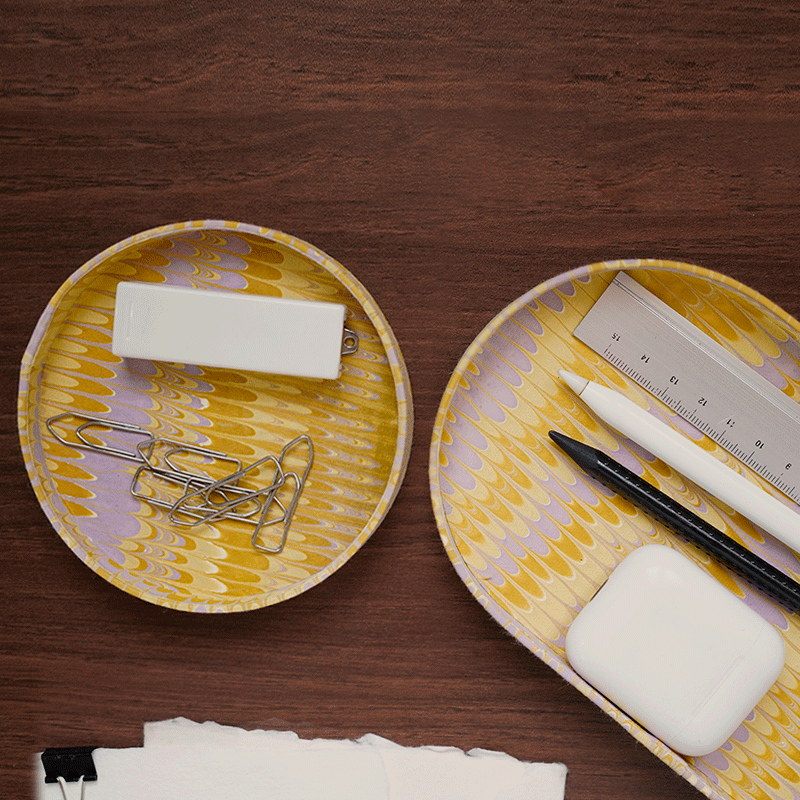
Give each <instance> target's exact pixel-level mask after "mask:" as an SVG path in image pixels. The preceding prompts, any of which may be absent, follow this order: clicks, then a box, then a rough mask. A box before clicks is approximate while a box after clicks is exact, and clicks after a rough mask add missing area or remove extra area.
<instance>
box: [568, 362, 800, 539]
mask: <svg viewBox="0 0 800 800" xmlns="http://www.w3.org/2000/svg"><path fill="white" fill-rule="evenodd" d="M558 374H559V377H560V378H561V379H562V380H563V381H564V383H566V384H567V386H569V387H570V389H572V390H573V391H574V392H575V393H576V394H577V395H578V397H580V398H581V400H583V402H584V403H586V405H587V406H589V408H590V409H591V410H592V411H594V413H595V414H597V416H598V417H600V419H602V420H603V421H604V422H606V423H608V424H609V425H611V427H612V428H615V429H616V430H617V431H619V432H620V433H621V434H622V435H623V436H627V437H628V438H629V439H630V440H631V441H633V442H636V444H638V445H640V446H641V447H643V448H645V450H648V451H649V452H650V453H652V454H653V455H654V456H655V457H656V458H660V459H661V460H662V461H663V462H664V463H665V464H669V466H670V467H672V468H673V469H675V470H677V471H678V472H680V473H681V475H683V476H684V477H686V478H688V479H689V480H690V481H693V482H694V483H696V484H697V485H698V486H700V487H701V488H703V489H705V490H706V491H707V492H710V493H711V494H712V495H714V497H716V498H717V499H719V500H721V501H722V502H723V503H726V504H727V505H729V506H730V507H731V508H733V509H735V510H736V511H738V512H739V513H740V514H742V515H743V516H745V517H747V519H749V520H750V521H751V522H753V523H755V524H756V525H758V526H759V527H760V528H762V529H763V530H765V531H766V532H767V533H770V534H772V536H774V537H775V538H776V539H778V540H779V541H781V542H783V543H784V544H785V545H788V546H789V547H791V548H792V550H795V551H797V552H799V553H800V514H797V513H796V512H794V511H793V510H792V509H791V508H789V507H788V506H785V505H784V504H783V503H781V502H780V501H779V500H777V499H776V498H774V497H773V496H772V495H771V494H768V493H767V492H765V491H764V490H763V489H761V488H760V487H759V486H756V485H755V484H754V483H751V482H750V481H749V480H747V478H745V477H744V476H743V475H740V474H739V473H738V472H736V471H735V470H733V469H731V468H730V467H727V466H726V465H725V464H723V463H722V462H721V461H718V460H717V459H716V458H714V456H712V455H711V454H710V453H707V452H706V451H705V450H703V449H702V448H701V447H699V446H698V445H696V444H695V443H694V442H692V441H691V440H690V439H688V438H687V437H685V436H683V435H682V434H680V433H678V432H677V431H675V430H673V429H672V428H670V427H669V426H668V425H665V424H664V423H663V422H661V421H659V420H658V419H656V418H655V417H654V416H653V415H652V414H649V413H648V412H647V411H645V410H644V409H643V408H640V407H639V406H637V405H636V403H634V402H633V401H632V400H629V399H628V398H627V397H625V396H624V395H621V394H620V393H619V392H615V391H614V390H613V389H609V388H608V387H606V386H601V385H600V384H599V383H595V382H594V381H589V380H586V378H580V377H578V376H577V375H574V374H573V373H571V372H567V371H566V370H563V369H562V370H559V372H558Z"/></svg>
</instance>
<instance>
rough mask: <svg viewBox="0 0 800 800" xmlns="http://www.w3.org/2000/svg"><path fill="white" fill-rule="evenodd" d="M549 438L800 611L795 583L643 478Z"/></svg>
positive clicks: (597, 453) (563, 439) (577, 445)
mask: <svg viewBox="0 0 800 800" xmlns="http://www.w3.org/2000/svg"><path fill="white" fill-rule="evenodd" d="M550 438H551V439H552V440H553V441H554V442H555V443H556V444H557V445H558V446H559V447H560V448H561V449H562V450H563V451H564V452H565V453H566V454H567V455H568V456H569V457H570V458H571V459H572V460H573V461H574V462H575V463H576V464H577V465H578V466H579V467H581V468H582V469H583V470H584V471H585V472H587V473H588V474H589V475H591V476H592V477H593V478H597V480H599V481H600V482H601V483H604V484H605V485H606V486H608V487H609V488H610V489H613V490H614V491H615V492H616V493H617V494H619V495H621V496H622V497H624V498H626V499H627V500H630V502H632V503H633V504H634V505H637V506H639V507H640V508H642V509H644V510H645V511H646V512H647V513H648V514H649V515H650V516H651V517H653V518H654V519H656V520H658V521H659V522H660V523H662V524H663V525H665V526H666V527H667V528H669V529H670V530H672V531H674V532H675V533H677V534H679V535H680V536H683V537H684V538H686V539H688V540H689V541H690V542H692V543H693V544H696V545H697V546H698V547H700V548H701V549H703V550H705V551H706V552H707V553H708V554H709V555H711V556H713V557H714V558H717V559H719V561H721V562H722V563H724V564H725V565H726V566H727V567H729V568H730V569H731V570H733V571H734V572H737V573H738V574H740V575H741V576H742V577H744V578H746V579H747V580H748V581H749V582H750V583H752V584H753V585H754V586H755V587H756V588H757V589H759V590H760V591H762V592H763V593H764V594H766V595H769V596H770V597H772V598H773V599H775V600H777V601H778V602H780V603H781V604H782V605H784V606H785V607H786V608H788V609H789V610H790V611H792V612H797V611H798V610H800V584H798V583H796V582H795V581H793V580H792V579H791V578H790V577H789V576H788V575H785V574H784V573H783V572H781V571H780V570H779V569H776V568H775V567H773V566H772V564H769V563H768V562H766V561H764V559H762V558H759V557H758V556H757V555H756V554H755V553H751V552H750V551H749V550H748V549H747V548H746V547H742V545H740V544H739V543H738V542H736V541H734V540H733V539H731V538H730V536H727V535H726V534H724V533H723V532H722V531H720V530H717V529H716V528H715V527H714V526H713V525H709V524H708V523H707V522H706V521H705V520H703V519H701V518H700V517H698V516H697V515H696V514H694V513H693V512H692V511H689V509H687V508H684V507H683V506H682V505H681V504H680V503H676V502H675V501H674V500H673V499H672V498H671V497H669V496H667V495H665V494H664V493H663V492H660V491H659V490H658V489H656V488H655V486H652V485H651V484H649V483H648V482H647V481H645V480H642V479H641V478H640V477H639V476H638V475H636V474H634V473H633V472H631V471H630V470H629V469H627V468H626V467H623V466H622V464H619V463H618V462H616V461H614V459H613V458H611V457H610V456H608V455H606V454H605V453H604V452H603V451H602V450H597V449H595V448H594V447H589V446H588V445H585V444H582V443H581V442H576V441H575V440H574V439H570V437H569V436H565V435H564V434H563V433H557V432H556V431H550Z"/></svg>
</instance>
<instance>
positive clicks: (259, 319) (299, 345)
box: [111, 282, 346, 379]
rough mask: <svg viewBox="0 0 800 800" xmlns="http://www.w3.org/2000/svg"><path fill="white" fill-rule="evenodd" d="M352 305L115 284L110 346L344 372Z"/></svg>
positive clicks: (140, 354)
mask: <svg viewBox="0 0 800 800" xmlns="http://www.w3.org/2000/svg"><path fill="white" fill-rule="evenodd" d="M345 315H346V308H345V307H344V306H343V305H341V304H340V303H317V302H311V301H306V300H290V299H287V298H283V297H266V296H263V295H251V294H241V293H239V292H233V291H230V292H228V291H218V290H211V289H184V288H181V287H176V286H165V285H163V284H153V283H134V282H125V283H120V284H119V285H118V286H117V298H116V307H115V313H114V334H113V342H112V345H111V350H112V352H113V353H114V354H115V355H118V356H122V357H123V358H144V359H148V360H150V361H168V362H173V363H180V364H198V365H201V366H206V367H222V368H228V369H237V370H247V371H253V372H265V373H270V374H273V375H292V376H298V377H306V378H328V379H335V378H338V377H339V374H340V371H341V356H342V338H343V335H344V320H345Z"/></svg>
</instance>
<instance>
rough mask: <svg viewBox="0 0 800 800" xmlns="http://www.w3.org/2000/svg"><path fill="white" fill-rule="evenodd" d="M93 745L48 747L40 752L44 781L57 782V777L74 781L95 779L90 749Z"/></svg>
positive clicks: (91, 749)
mask: <svg viewBox="0 0 800 800" xmlns="http://www.w3.org/2000/svg"><path fill="white" fill-rule="evenodd" d="M94 749H95V748H94V747H48V748H47V749H46V750H45V751H44V752H43V753H42V766H43V767H44V782H45V783H58V782H59V779H61V780H62V781H66V782H68V783H72V782H74V781H80V780H83V781H96V780H97V770H96V769H95V766H94V759H93V758H92V751H93V750H94Z"/></svg>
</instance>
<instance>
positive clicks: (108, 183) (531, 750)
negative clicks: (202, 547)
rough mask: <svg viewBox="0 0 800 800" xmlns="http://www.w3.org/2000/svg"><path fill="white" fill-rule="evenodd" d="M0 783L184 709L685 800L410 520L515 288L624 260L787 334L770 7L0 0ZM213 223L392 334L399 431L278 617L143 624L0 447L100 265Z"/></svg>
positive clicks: (778, 48) (786, 39)
mask: <svg viewBox="0 0 800 800" xmlns="http://www.w3.org/2000/svg"><path fill="white" fill-rule="evenodd" d="M0 11H1V12H2V13H1V14H0V196H1V197H2V214H0V254H1V255H2V259H1V260H0V269H2V293H3V301H2V308H3V314H2V320H1V321H0V326H2V337H3V339H2V341H3V347H2V362H0V366H1V367H2V376H3V383H2V392H3V406H2V423H3V428H2V440H3V445H4V446H3V448H2V457H1V458H2V485H3V499H2V513H3V518H4V532H3V542H4V545H3V548H2V559H1V560H0V564H1V565H2V567H1V569H2V584H1V585H0V592H2V614H3V617H4V624H3V633H2V637H3V647H2V648H1V649H0V675H2V683H3V692H2V717H3V725H2V730H0V762H2V765H1V767H0V771H2V774H3V781H2V783H3V786H4V789H3V794H4V795H5V796H7V797H25V796H27V795H28V793H29V792H30V791H31V789H30V784H29V759H30V757H31V754H32V753H34V752H36V751H37V750H40V749H42V748H43V747H45V746H66V745H73V744H84V743H92V744H97V745H99V746H107V747H118V746H120V747H121V746H135V745H137V744H139V743H140V741H141V729H142V723H143V722H144V721H146V720H151V719H164V718H169V717H173V716H179V715H183V716H186V717H190V718H192V719H195V720H206V719H212V720H216V721H218V722H221V723H228V724H233V725H240V726H244V727H265V726H266V727H274V726H277V727H282V728H287V727H288V728H291V729H294V730H296V731H298V732H299V733H300V734H301V735H304V736H330V737H349V736H358V735H360V734H363V733H366V732H370V731H371V732H375V733H378V734H381V735H383V736H385V737H388V738H390V739H393V740H395V741H397V742H400V743H402V744H410V745H415V744H446V745H456V746H459V747H463V748H470V747H484V748H493V749H498V750H503V751H506V752H508V753H510V754H512V755H514V756H516V757H518V758H522V759H529V760H544V761H564V762H565V763H566V764H567V765H568V767H569V770H570V772H569V777H568V781H567V796H568V797H569V798H570V799H571V800H581V799H582V798H593V799H594V800H603V798H618V797H647V798H671V799H672V800H674V799H675V798H682V797H687V798H688V797H693V796H697V792H696V790H694V789H693V788H692V787H690V786H689V784H688V783H686V782H684V781H683V780H681V779H680V778H678V777H677V776H676V775H675V774H674V773H672V772H671V771H670V770H669V769H668V768H667V767H666V766H664V765H663V764H662V763H661V762H660V761H658V760H657V759H656V758H655V757H654V756H653V755H652V754H651V753H650V752H649V751H647V750H646V749H644V748H643V747H641V746H640V745H638V744H637V743H635V742H634V740H633V739H632V738H631V737H630V736H628V735H627V734H626V733H625V732H624V731H623V730H621V729H620V728H619V727H618V726H617V725H616V724H615V723H613V722H612V721H611V720H610V719H608V718H606V717H605V716H604V715H603V714H602V713H601V712H600V711H599V710H598V709H597V708H596V707H595V706H593V705H592V704H591V703H590V702H589V701H588V700H586V699H585V698H584V697H583V696H582V695H580V694H579V693H578V692H577V691H576V690H575V689H573V688H572V687H570V686H569V685H567V684H566V683H565V682H563V681H562V679H561V678H559V677H558V676H557V675H556V674H555V673H554V672H552V671H551V670H550V669H549V668H548V667H546V666H545V665H544V664H542V663H540V662H539V661H538V660H537V659H536V658H535V657H533V656H532V655H531V654H529V653H528V652H527V651H526V650H525V649H523V648H522V647H521V646H520V645H518V644H517V643H516V642H515V641H514V640H512V639H510V638H509V637H508V636H507V635H506V634H505V633H504V632H503V631H502V630H501V629H500V628H499V627H498V626H497V625H496V623H495V622H494V621H493V620H492V619H491V618H490V617H489V616H488V615H487V614H486V613H485V612H484V610H483V609H482V608H480V607H479V605H478V604H477V603H476V602H475V601H474V600H473V598H472V597H471V595H470V594H469V592H468V591H467V589H466V588H465V587H464V586H463V585H462V583H461V582H460V580H459V579H458V577H457V576H456V574H455V571H454V570H453V568H452V567H451V565H450V563H449V561H448V559H447V558H446V556H445V553H444V550H443V548H442V545H441V543H440V540H439V536H438V532H437V528H436V525H435V522H434V517H433V513H432V510H431V504H430V498H429V492H428V476H427V459H428V445H429V442H430V437H431V432H432V426H433V421H434V417H435V413H436V409H437V406H438V403H439V400H440V398H441V395H442V392H443V390H444V388H445V385H446V382H447V380H448V378H449V375H450V373H451V372H452V370H453V368H454V367H455V365H456V362H457V360H458V358H459V357H460V356H461V354H462V353H463V351H464V350H465V348H466V347H467V346H468V345H469V343H470V342H471V341H472V339H473V338H474V337H475V336H476V334H477V333H478V332H479V331H480V330H481V329H482V328H483V326H484V325H485V324H486V323H487V322H488V321H489V320H490V319H491V318H492V317H493V316H494V315H495V314H496V313H497V312H498V311H500V310H501V309H502V308H503V307H504V306H506V305H507V304H508V303H509V302H511V301H512V300H514V299H515V298H516V297H518V296H519V295H521V294H522V293H523V292H525V291H526V290H527V289H529V288H531V287H532V286H534V285H535V284H537V283H539V282H541V281H543V280H545V279H547V278H549V277H552V276H554V275H556V274H558V273H561V272H564V271H567V270H569V269H572V268H574V267H577V266H580V265H582V264H585V263H590V262H593V261H600V260H605V259H610V258H617V257H636V256H653V257H662V258H673V259H678V260H684V261H689V262H693V263H696V264H700V265H702V266H705V267H708V268H710V269H713V270H717V271H720V272H724V273H727V274H729V275H731V276H733V277H735V278H737V279H739V280H741V281H743V282H745V283H747V284H749V285H750V286H752V287H753V288H755V289H757V290H758V291H760V292H761V293H763V294H765V295H767V296H768V297H770V298H771V299H773V300H774V301H775V302H777V303H778V304H780V305H781V306H783V308H784V309H786V310H787V311H788V312H789V313H791V314H793V315H794V316H798V315H800V281H798V275H800V273H799V272H798V266H797V249H798V233H800V147H798V139H799V138H800V127H798V112H800V14H797V13H796V12H795V11H794V10H792V9H791V4H789V3H786V2H782V0H773V2H762V3H758V4H756V5H753V4H744V5H740V4H731V3H728V2H722V0H709V2H706V3H702V4H696V3H674V4H661V3H655V2H652V1H651V0H642V1H641V2H638V3H633V4H630V3H616V2H611V1H610V0H595V1H594V2H587V1H586V0H575V2H570V3H562V2H541V3H524V2H499V1H498V0H487V1H486V2H456V1H455V0H443V2H436V3H426V2H416V1H415V0H411V2H404V3H396V2H377V1H376V0H366V1H365V2H358V3H356V2H346V1H345V0H340V1H339V2H336V1H335V0H325V2H321V3H311V2H305V0H292V2H286V1H285V0H273V1H272V2H271V3H264V4H253V3H246V2H237V1H236V0H216V1H215V2H213V3H212V2H208V0H190V1H189V2H185V3H177V2H163V0H128V1H127V2H121V0H109V2H106V3H101V4H97V3H92V2H89V1H88V0H75V2H72V3H65V2H61V1H60V0H38V1H37V2H29V0H0ZM208 217H211V218H218V219H229V220H239V221H243V222H251V223H256V224H261V225H266V226H270V227H274V228H278V229H280V230H284V231H287V232H290V233H292V234H295V235H297V236H299V237H301V238H303V239H306V240H307V241H310V242H312V243H313V244H315V245H316V246H317V247H319V248H321V249H322V250H324V251H326V252H327V253H329V254H331V255H332V256H333V257H334V258H336V259H337V260H339V261H340V262H341V263H343V264H344V265H345V266H346V267H347V268H348V269H350V270H351V271H352V272H353V273H354V274H355V275H356V276H357V277H358V278H359V279H360V280H361V281H362V282H363V283H364V284H365V285H366V287H367V288H368V289H369V291H370V292H371V293H372V295H373V296H374V298H375V299H376V301H377V303H378V304H379V305H380V307H381V308H382V310H383V311H384V313H385V315H386V317H387V318H388V320H389V322H390V324H391V325H392V327H393V329H394V331H395V334H396V335H397V338H398V339H399V341H400V344H401V347H402V350H403V353H404V356H405V358H406V361H407V364H408V368H409V371H410V375H411V380H412V385H413V391H414V400H415V408H416V424H415V441H414V447H413V451H412V454H411V461H410V466H409V469H408V473H407V477H406V480H405V483H404V485H403V488H402V490H401V492H400V495H399V497H398V499H397V502H396V503H395V505H394V507H393V509H392V510H391V512H390V513H389V515H388V517H387V518H386V520H385V522H384V524H383V525H382V526H381V527H380V528H379V530H378V531H377V533H376V534H375V535H374V536H373V537H372V538H371V539H370V541H369V542H368V543H367V544H366V546H365V547H364V548H363V549H362V550H361V551H360V553H358V554H357V555H356V557H355V558H353V559H352V560H351V561H350V562H349V563H348V564H347V565H345V567H344V568H342V569H341V570H340V571H339V572H337V573H336V574H335V575H334V576H332V577H331V578H329V579H328V580H327V581H325V582H324V583H323V584H322V585H320V586H318V587H317V588H315V589H312V590H311V591H309V592H307V593H305V594H304V595H301V596H300V597H297V598H295V599H293V600H291V601H288V602H286V603H283V604H281V605H278V606H275V607H270V608H267V609H264V610H262V611H256V612H249V613H245V614H239V615H223V616H201V615H192V614H186V613H181V612H174V611H168V610H165V609H161V608H159V607H156V606H152V605H150V604H148V603H145V602H143V601H139V600H136V599H134V598H133V597H130V596H128V595H127V594H125V593H123V592H121V591H119V590H117V589H115V588H113V587H112V586H111V585H110V584H108V583H106V582H105V581H103V580H102V579H100V578H99V577H97V576H96V575H95V574H94V573H92V572H91V571H90V570H88V569H87V568H86V567H85V566H84V565H83V564H81V563H80V562H79V561H78V559H77V558H75V557H74V556H73V555H71V554H70V552H69V550H68V549H67V548H66V546H65V545H64V544H63V543H62V542H61V540H60V539H59V538H58V536H57V535H56V534H55V532H54V531H53V529H52V528H51V526H50V525H49V523H48V522H47V520H46V518H45V516H44V514H43V513H42V511H41V509H40V508H39V506H38V504H37V502H36V499H35V497H34V494H33V491H32V490H31V488H30V485H29V483H28V479H27V477H26V474H25V471H24V468H23V463H22V458H21V455H20V452H19V445H18V438H17V432H16V411H15V409H16V390H17V379H18V370H19V363H20V359H21V357H22V354H23V351H24V348H25V346H26V344H27V342H28V339H29V337H30V335H31V332H32V330H33V327H34V325H35V323H36V321H37V319H38V317H39V315H40V313H41V312H42V310H43V309H44V307H45V305H46V303H47V302H48V300H49V299H50V297H51V296H52V295H53V293H54V292H55V291H56V289H57V288H58V287H59V286H60V284H61V283H62V282H63V281H64V280H65V279H66V278H67V277H68V276H69V275H70V274H71V273H72V272H73V271H74V270H75V269H76V268H77V267H79V266H80V265H81V264H83V263H84V262H85V261H86V260H88V259H89V258H90V257H92V256H93V255H95V254H96V253H98V252H100V251H101V250H103V249H105V248H106V247H108V246H109V245H111V244H113V243H115V242H117V241H119V240H121V239H123V238H125V237H127V236H129V235H131V234H133V233H136V232H139V231H143V230H146V229H148V228H152V227H155V226H158V225H161V224H164V223H167V222H177V221H181V220H189V219H202V218H208Z"/></svg>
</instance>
